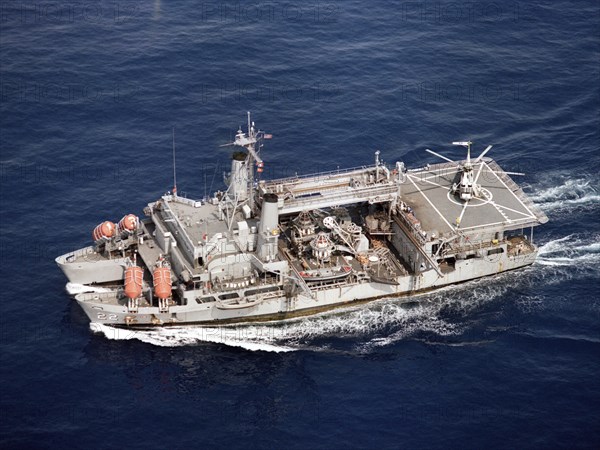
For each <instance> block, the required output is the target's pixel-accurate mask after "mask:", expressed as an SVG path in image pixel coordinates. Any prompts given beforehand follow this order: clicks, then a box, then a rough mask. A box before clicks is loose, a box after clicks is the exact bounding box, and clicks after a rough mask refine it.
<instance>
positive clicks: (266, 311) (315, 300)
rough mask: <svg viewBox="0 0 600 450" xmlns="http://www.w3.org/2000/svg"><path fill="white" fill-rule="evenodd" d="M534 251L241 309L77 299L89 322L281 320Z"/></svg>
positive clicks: (483, 269)
mask: <svg viewBox="0 0 600 450" xmlns="http://www.w3.org/2000/svg"><path fill="white" fill-rule="evenodd" d="M536 255H537V251H535V252H531V253H529V254H527V255H521V256H516V257H510V256H503V257H501V258H498V259H497V260H488V259H483V258H481V259H476V260H475V259H470V260H462V261H457V264H456V268H455V270H453V271H452V272H450V273H447V274H445V276H444V277H440V276H439V275H438V274H437V273H436V272H435V271H432V270H430V271H427V272H424V273H422V274H420V275H408V276H403V277H399V278H398V279H397V282H398V284H397V285H391V284H384V283H377V282H363V283H354V284H340V285H339V286H336V287H331V288H328V289H320V290H317V291H316V292H315V293H314V294H315V295H314V297H310V296H308V295H304V294H300V295H297V296H295V297H292V298H286V297H284V296H278V297H273V298H269V299H265V300H263V301H262V302H260V303H258V304H251V305H249V306H248V307H247V308H239V309H219V308H217V307H216V305H215V304H214V303H212V304H202V305H197V304H193V305H177V306H172V307H170V308H169V310H168V312H159V310H158V308H157V307H147V308H139V309H138V311H137V312H136V313H135V314H131V313H130V312H129V311H128V310H127V306H126V305H115V304H109V303H107V304H103V302H102V301H101V297H102V294H82V295H79V296H77V297H76V299H77V301H78V303H79V305H80V306H81V307H82V309H83V310H84V311H85V313H86V314H87V316H88V317H89V318H90V320H91V322H94V323H102V324H104V325H110V326H116V327H127V328H140V329H147V328H153V327H161V326H182V325H199V326H216V325H226V324H236V323H250V322H270V321H282V320H287V319H292V318H297V317H302V316H308V315H313V314H317V313H322V312H327V311H331V310H333V309H336V308H340V307H346V306H348V305H353V304H361V303H366V302H370V301H373V300H377V299H381V298H393V297H407V298H410V301H414V299H413V298H412V297H413V296H415V295H418V294H422V293H426V292H431V291H434V290H436V289H439V288H441V287H444V286H448V285H453V284H459V283H463V282H466V281H470V280H474V279H478V278H483V277H487V276H492V275H497V274H498V273H501V272H507V271H510V270H515V269H519V268H523V267H525V266H528V265H531V264H532V263H533V262H534V261H535V258H536Z"/></svg>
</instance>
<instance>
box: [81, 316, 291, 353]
mask: <svg viewBox="0 0 600 450" xmlns="http://www.w3.org/2000/svg"><path fill="white" fill-rule="evenodd" d="M90 329H91V330H92V331H94V332H96V333H102V334H104V336H106V337H107V338H108V339H112V340H119V341H121V340H131V339H137V340H139V341H142V342H146V343H148V344H152V345H156V346H160V347H178V346H183V345H194V344H198V343H201V342H213V343H217V344H225V345H228V346H230V347H241V348H244V349H246V350H251V351H268V352H277V353H280V352H290V351H293V350H294V349H293V348H291V347H286V346H281V345H274V344H270V343H268V342H261V341H260V339H256V340H255V341H253V339H252V337H249V336H248V334H247V333H248V332H247V331H246V330H243V331H242V332H241V333H240V332H238V329H236V328H227V327H190V326H186V327H165V328H156V329H155V330H133V329H132V330H129V329H123V328H114V327H111V326H108V325H103V324H100V323H91V324H90Z"/></svg>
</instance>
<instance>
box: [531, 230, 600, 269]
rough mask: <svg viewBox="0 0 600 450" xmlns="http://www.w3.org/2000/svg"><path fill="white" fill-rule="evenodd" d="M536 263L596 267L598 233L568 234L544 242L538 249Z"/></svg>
mask: <svg viewBox="0 0 600 450" xmlns="http://www.w3.org/2000/svg"><path fill="white" fill-rule="evenodd" d="M536 263H537V264H540V265H543V266H574V267H577V268H579V269H587V268H591V269H596V268H597V267H598V263H600V235H597V234H589V235H583V236H581V235H576V234H570V235H568V236H564V237H561V238H558V239H554V240H551V241H548V242H546V243H545V244H543V245H542V246H540V249H539V256H538V258H537V261H536Z"/></svg>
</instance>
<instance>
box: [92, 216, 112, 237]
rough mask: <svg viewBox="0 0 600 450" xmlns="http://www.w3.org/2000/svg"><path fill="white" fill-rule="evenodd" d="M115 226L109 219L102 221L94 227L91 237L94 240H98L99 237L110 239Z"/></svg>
mask: <svg viewBox="0 0 600 450" xmlns="http://www.w3.org/2000/svg"><path fill="white" fill-rule="evenodd" d="M116 228H117V227H116V225H115V224H114V223H112V222H111V221H109V220H107V221H106V222H102V223H101V224H100V225H98V226H97V227H96V228H94V232H93V233H92V238H93V239H94V241H99V240H100V239H110V238H111V237H113V236H114V235H115V230H116Z"/></svg>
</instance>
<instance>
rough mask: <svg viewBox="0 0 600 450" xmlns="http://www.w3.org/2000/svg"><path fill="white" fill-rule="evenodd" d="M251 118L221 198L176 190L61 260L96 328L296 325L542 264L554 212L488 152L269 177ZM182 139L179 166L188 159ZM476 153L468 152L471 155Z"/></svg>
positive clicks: (101, 229) (103, 226)
mask: <svg viewBox="0 0 600 450" xmlns="http://www.w3.org/2000/svg"><path fill="white" fill-rule="evenodd" d="M272 137H273V135H271V134H269V133H266V132H265V131H262V130H260V129H258V128H257V127H256V126H255V123H254V122H253V121H252V118H251V115H250V113H248V115H247V128H246V131H243V130H242V127H240V129H239V130H238V131H237V134H236V135H235V139H234V140H233V142H230V143H228V144H225V146H231V147H232V148H233V149H234V151H233V153H232V156H231V171H230V173H228V174H225V184H224V185H225V186H226V189H225V188H224V189H223V190H219V191H217V192H215V193H214V194H211V195H209V196H205V197H204V198H201V199H192V198H188V197H187V196H184V195H179V194H178V192H177V182H176V172H175V171H174V186H173V187H172V188H171V189H169V190H168V191H166V193H165V194H164V195H162V196H161V197H160V198H159V199H157V200H156V201H153V202H151V203H148V204H147V205H146V206H145V207H144V209H143V212H144V218H143V219H140V218H139V217H138V216H136V215H134V214H126V215H124V216H123V218H122V219H121V220H120V221H119V222H118V223H114V222H112V221H110V220H105V221H103V222H101V223H100V224H99V225H98V226H97V227H96V228H95V229H94V230H93V232H92V240H93V243H92V245H90V246H87V247H84V248H81V249H79V250H76V251H71V252H69V253H66V254H64V255H61V256H59V257H58V258H56V263H57V264H58V266H59V267H60V269H61V270H62V271H63V272H64V274H65V276H66V277H67V279H68V282H69V283H68V285H71V286H72V285H77V286H79V291H78V293H77V294H76V295H74V298H75V301H76V302H77V303H78V304H79V306H80V307H81V308H82V309H83V311H84V312H85V313H86V315H87V316H88V317H89V319H90V321H91V322H92V323H101V324H104V325H110V326H114V327H128V328H151V327H164V326H173V325H176V326H183V325H198V326H215V325H220V324H239V323H252V322H269V321H284V320H288V319H292V318H297V317H302V316H308V315H313V314H317V313H322V312H325V311H330V310H333V309H336V308H340V307H346V306H348V305H355V304H360V303H366V302H369V301H373V300H377V299H382V298H386V299H388V298H393V297H398V298H399V300H398V301H402V300H403V299H405V300H406V301H410V302H414V301H418V299H419V296H420V294H422V293H424V292H428V291H432V290H435V289H439V288H441V287H443V286H448V285H453V284H458V283H464V282H467V281H469V280H475V279H478V278H483V277H494V276H496V275H497V274H500V273H503V272H507V271H511V270H516V269H520V268H523V267H526V266H529V265H531V264H532V263H534V261H535V259H536V256H537V254H538V248H537V246H536V245H535V244H534V242H533V229H534V227H535V226H537V225H540V224H543V223H546V222H547V221H548V218H547V217H546V215H545V214H544V213H543V212H542V211H541V210H540V209H539V208H538V207H537V206H536V205H535V204H534V203H533V202H532V201H531V200H530V199H529V198H528V197H527V195H526V194H525V193H524V191H523V190H522V189H521V188H520V187H519V186H518V185H517V184H516V183H515V182H514V181H513V179H512V178H511V175H523V174H521V173H518V172H507V171H505V170H503V169H502V168H501V167H500V166H499V165H498V164H497V163H496V162H495V161H494V160H493V159H491V158H490V157H488V156H487V153H488V152H489V150H490V149H491V148H492V146H491V145H490V146H488V147H486V148H485V150H484V151H483V152H481V154H480V155H479V156H477V157H472V156H471V149H472V142H471V141H458V142H453V144H455V145H458V146H460V147H464V148H466V158H464V159H462V157H461V158H460V159H458V160H453V159H451V158H448V157H447V156H444V155H442V154H440V153H438V152H434V151H433V150H429V149H427V150H426V151H427V152H429V153H430V154H433V155H435V156H436V157H439V158H440V159H441V160H442V161H441V162H439V163H434V164H426V165H425V166H423V167H417V168H412V169H409V168H407V167H406V166H405V164H404V163H403V162H401V161H398V162H395V163H394V164H393V165H388V164H386V163H385V162H384V161H383V160H382V159H381V152H380V151H375V152H374V161H373V163H372V164H369V165H364V166H360V167H353V168H346V169H339V168H337V169H336V170H333V171H328V172H320V173H315V174H309V175H297V174H295V175H293V176H288V177H285V178H276V179H270V180H267V179H264V178H263V172H264V168H265V162H264V161H263V159H262V156H263V155H262V154H263V153H264V151H263V148H264V141H265V140H267V139H270V138H272ZM174 148H175V147H174V146H173V165H174V167H175V153H174ZM462 151H464V150H462Z"/></svg>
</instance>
